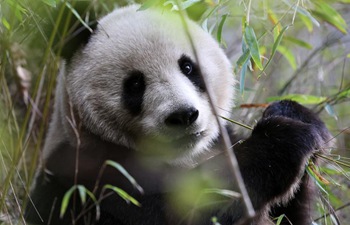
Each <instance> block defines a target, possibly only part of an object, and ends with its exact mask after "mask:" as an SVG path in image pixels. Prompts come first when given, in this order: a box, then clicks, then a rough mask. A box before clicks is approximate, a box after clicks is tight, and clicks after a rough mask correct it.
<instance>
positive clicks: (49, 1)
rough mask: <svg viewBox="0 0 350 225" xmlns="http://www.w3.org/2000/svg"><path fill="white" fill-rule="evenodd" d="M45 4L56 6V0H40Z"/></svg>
mask: <svg viewBox="0 0 350 225" xmlns="http://www.w3.org/2000/svg"><path fill="white" fill-rule="evenodd" d="M41 1H42V2H43V3H45V4H46V5H49V6H51V7H56V0H41Z"/></svg>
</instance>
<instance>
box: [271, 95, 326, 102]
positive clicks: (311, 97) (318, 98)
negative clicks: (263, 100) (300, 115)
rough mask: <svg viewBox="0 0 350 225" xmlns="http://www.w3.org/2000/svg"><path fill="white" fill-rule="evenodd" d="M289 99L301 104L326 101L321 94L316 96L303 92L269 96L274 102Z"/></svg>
mask: <svg viewBox="0 0 350 225" xmlns="http://www.w3.org/2000/svg"><path fill="white" fill-rule="evenodd" d="M284 99H289V100H293V101H296V102H299V103H300V104H319V103H321V102H323V101H325V100H326V99H327V98H326V97H321V96H315V95H301V94H290V95H284V96H272V97H269V98H267V101H268V102H274V101H279V100H284Z"/></svg>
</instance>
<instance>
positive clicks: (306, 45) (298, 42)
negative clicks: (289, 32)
mask: <svg viewBox="0 0 350 225" xmlns="http://www.w3.org/2000/svg"><path fill="white" fill-rule="evenodd" d="M283 41H288V42H290V43H293V44H296V45H298V46H300V47H302V48H306V49H312V45H311V44H309V43H307V42H305V41H303V40H300V39H298V38H294V37H291V36H284V39H283Z"/></svg>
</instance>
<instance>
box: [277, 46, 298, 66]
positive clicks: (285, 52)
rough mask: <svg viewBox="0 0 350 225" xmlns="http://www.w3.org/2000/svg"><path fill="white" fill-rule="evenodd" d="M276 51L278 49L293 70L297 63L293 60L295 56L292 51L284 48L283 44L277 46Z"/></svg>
mask: <svg viewBox="0 0 350 225" xmlns="http://www.w3.org/2000/svg"><path fill="white" fill-rule="evenodd" d="M277 51H279V52H280V53H281V54H282V55H283V56H284V58H286V59H287V61H288V62H289V64H290V66H291V67H292V68H293V70H295V69H296V68H297V63H296V61H295V57H294V55H293V52H292V51H291V50H289V49H288V48H286V47H285V46H283V45H279V46H278V47H277Z"/></svg>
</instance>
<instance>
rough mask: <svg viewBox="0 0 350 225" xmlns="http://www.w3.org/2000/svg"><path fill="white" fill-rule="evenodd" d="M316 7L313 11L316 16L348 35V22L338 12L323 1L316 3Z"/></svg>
mask: <svg viewBox="0 0 350 225" xmlns="http://www.w3.org/2000/svg"><path fill="white" fill-rule="evenodd" d="M315 6H316V9H315V10H312V13H313V14H314V15H315V16H317V17H319V18H321V19H322V20H324V21H326V22H328V23H329V24H331V25H333V26H334V27H335V28H337V29H338V30H340V31H341V32H343V33H344V34H346V33H347V31H346V28H347V25H346V22H345V20H344V19H343V17H342V16H341V15H340V14H339V13H338V12H337V10H335V9H334V8H333V7H331V6H330V5H328V4H327V3H325V2H322V1H319V2H315Z"/></svg>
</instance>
